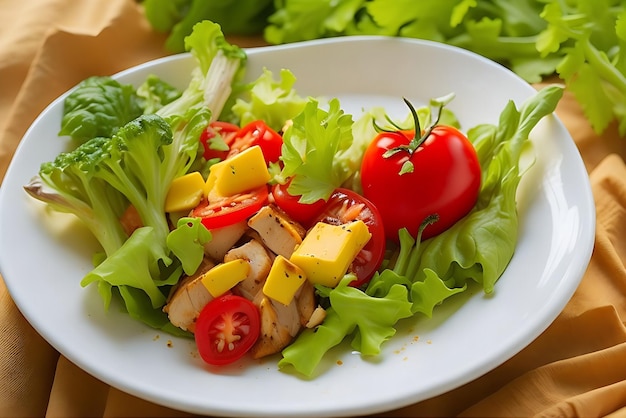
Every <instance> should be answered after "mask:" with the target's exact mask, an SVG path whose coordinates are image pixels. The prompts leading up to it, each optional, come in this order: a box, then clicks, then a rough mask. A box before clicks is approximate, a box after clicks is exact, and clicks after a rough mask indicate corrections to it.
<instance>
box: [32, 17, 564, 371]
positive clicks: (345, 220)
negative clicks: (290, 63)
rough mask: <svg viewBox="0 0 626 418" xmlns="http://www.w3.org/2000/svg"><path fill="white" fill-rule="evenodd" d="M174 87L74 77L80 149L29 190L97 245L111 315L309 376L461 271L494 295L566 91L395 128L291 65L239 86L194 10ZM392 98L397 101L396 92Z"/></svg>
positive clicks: (429, 304)
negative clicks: (542, 132) (348, 105)
mask: <svg viewBox="0 0 626 418" xmlns="http://www.w3.org/2000/svg"><path fill="white" fill-rule="evenodd" d="M185 43H186V47H187V49H188V50H189V52H190V53H191V54H192V55H193V57H194V58H195V60H196V64H197V66H196V67H195V68H194V70H193V71H192V73H191V77H190V81H189V84H188V86H187V87H186V88H184V89H183V90H179V89H176V88H174V87H173V86H171V85H169V84H168V83H167V81H166V80H161V79H159V78H157V77H155V76H150V77H148V78H147V79H146V80H145V82H144V83H143V84H142V85H140V86H138V87H135V86H130V85H122V84H120V83H119V82H117V81H116V80H114V79H112V78H110V77H91V78H89V79H87V80H85V81H83V82H82V83H81V84H80V85H79V86H77V88H76V89H75V90H73V91H72V92H71V93H70V94H69V95H68V96H67V99H66V102H65V109H64V115H63V119H62V123H61V128H60V132H59V133H60V135H61V136H66V137H70V138H71V143H72V145H73V146H72V149H71V150H69V151H67V152H64V153H62V154H60V155H59V156H57V157H56V158H55V159H54V160H53V161H50V162H45V163H43V164H42V165H41V168H40V170H39V173H37V175H36V176H35V177H34V178H33V180H32V181H31V182H30V183H29V184H28V185H26V186H25V190H26V191H27V192H28V193H29V194H30V195H31V196H33V197H34V198H36V199H38V200H41V201H44V202H46V203H47V204H49V206H50V207H52V208H54V209H57V210H60V211H63V212H68V213H71V214H74V215H76V216H77V217H78V218H79V219H80V220H82V221H83V222H84V223H85V225H86V226H87V227H88V228H89V230H90V231H91V232H92V233H93V234H94V236H95V237H96V238H97V240H98V241H99V243H100V244H101V247H102V252H100V253H98V254H95V255H94V258H93V262H94V269H93V270H92V271H91V272H89V273H88V274H87V275H86V276H85V277H84V278H83V280H82V282H81V284H82V285H83V286H96V287H97V289H98V292H99V293H100V295H101V296H102V299H103V302H104V306H105V308H108V307H109V305H110V303H111V301H112V299H113V298H119V299H120V300H121V301H122V302H123V305H124V307H125V309H126V311H127V312H128V314H129V315H130V316H131V317H133V318H135V319H137V320H139V321H142V322H143V323H145V324H147V325H149V326H151V327H154V328H157V329H161V330H163V331H165V332H169V333H172V334H174V335H179V336H187V337H190V338H195V341H196V344H197V346H198V351H199V353H200V355H201V357H202V358H203V359H204V360H205V361H206V362H207V363H210V364H214V365H221V364H229V363H232V362H234V361H236V360H238V359H239V358H241V357H242V356H245V355H250V356H252V357H255V358H261V357H265V356H269V355H273V354H277V353H280V355H281V356H282V358H281V359H280V360H279V362H278V366H279V367H280V369H281V370H284V371H287V370H294V369H295V370H296V371H297V372H299V373H302V374H304V375H308V376H312V375H313V374H314V373H315V370H316V366H317V365H318V364H319V362H320V360H321V359H322V357H323V356H324V355H325V353H326V352H327V351H328V350H329V349H331V348H332V347H334V346H336V345H337V344H339V343H341V342H342V341H344V340H346V339H349V340H350V341H351V344H352V347H353V348H354V349H355V350H357V351H359V352H360V353H361V354H362V355H364V356H371V355H377V354H379V352H380V347H381V345H382V344H383V343H384V342H385V341H386V340H387V339H389V338H391V337H392V336H393V335H394V333H395V326H396V324H397V323H398V322H399V321H400V320H402V319H404V318H408V317H412V316H413V315H417V314H420V315H425V316H426V317H428V316H431V315H432V312H433V309H434V308H435V306H437V305H439V304H441V303H443V302H444V301H445V300H446V299H447V298H449V297H451V296H453V295H455V294H458V293H460V292H463V291H465V290H466V289H467V286H468V284H469V282H470V281H474V282H477V283H479V284H480V285H481V286H482V288H483V289H484V291H485V292H487V293H491V292H492V291H493V289H494V286H495V283H496V281H497V280H498V278H499V277H500V275H501V274H502V272H503V271H504V269H505V268H506V266H507V264H508V262H509V260H510V259H511V257H512V255H513V253H514V251H515V245H516V240H517V225H518V223H517V222H518V221H517V213H516V202H515V192H516V189H517V185H518V183H519V181H520V178H521V176H522V174H523V172H524V169H525V168H526V167H525V166H523V165H522V163H521V157H522V155H523V154H524V153H526V151H527V150H528V149H529V147H530V145H531V143H530V141H529V140H528V136H529V133H530V131H531V130H532V129H533V127H534V126H535V125H536V124H537V123H538V122H539V121H540V120H541V119H542V118H543V117H544V116H546V115H548V114H550V113H552V112H553V110H554V108H555V106H556V104H557V102H558V100H559V99H560V97H561V94H562V88H561V87H558V86H550V87H547V88H545V89H543V90H541V91H539V92H538V93H537V94H536V95H535V96H533V97H531V98H530V99H528V100H527V101H526V102H525V103H523V104H522V105H521V106H520V108H519V109H518V108H517V107H516V106H515V104H514V103H512V102H510V103H509V104H507V106H506V107H505V108H504V109H503V111H502V113H501V116H500V120H499V123H498V125H489V124H484V125H478V126H475V127H472V128H470V129H469V130H467V131H466V133H463V132H462V131H461V130H460V126H459V123H458V121H457V120H456V118H455V115H454V114H453V113H452V112H450V111H449V110H448V109H447V108H446V105H447V104H448V102H449V101H450V100H453V95H450V96H447V97H443V98H436V99H433V100H432V101H431V103H430V104H429V105H428V106H422V107H418V108H415V107H414V106H413V105H412V104H411V103H410V101H408V100H405V103H406V105H407V117H406V119H405V120H401V121H395V120H392V119H391V118H390V117H389V116H388V115H386V114H385V111H384V109H369V110H367V111H365V112H364V113H363V115H361V116H359V117H358V118H355V117H354V116H353V115H350V114H347V113H345V112H344V111H343V110H342V108H341V103H340V102H339V100H338V99H334V98H331V99H325V98H313V97H303V96H301V95H299V94H298V93H297V92H296V91H295V90H294V88H293V86H294V84H295V80H296V78H295V76H294V75H293V74H292V73H291V72H290V71H289V70H287V69H284V70H282V71H281V72H280V74H278V78H275V77H276V75H275V74H272V73H271V72H269V71H267V70H266V71H263V73H262V74H260V75H258V78H257V79H255V80H254V81H252V82H250V83H245V82H244V81H243V80H244V78H243V76H244V73H245V71H246V65H245V64H246V54H245V51H243V50H242V49H240V48H238V47H237V46H234V45H231V44H229V43H228V42H226V40H225V38H224V36H223V34H222V32H221V29H220V27H219V25H217V24H215V23H213V22H210V21H203V22H201V23H198V24H196V25H195V26H194V30H193V32H192V33H191V34H190V35H189V36H188V37H187V38H186V39H185ZM398 100H402V98H398Z"/></svg>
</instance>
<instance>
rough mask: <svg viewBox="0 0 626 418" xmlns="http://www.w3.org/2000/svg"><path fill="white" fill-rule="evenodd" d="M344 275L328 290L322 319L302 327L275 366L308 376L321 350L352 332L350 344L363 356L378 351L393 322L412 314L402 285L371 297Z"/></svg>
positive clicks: (391, 330) (377, 352)
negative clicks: (304, 327)
mask: <svg viewBox="0 0 626 418" xmlns="http://www.w3.org/2000/svg"><path fill="white" fill-rule="evenodd" d="M352 279H353V277H351V276H347V277H345V278H344V279H342V280H341V282H340V283H339V284H338V285H337V287H336V288H334V289H333V290H332V291H330V293H329V298H330V303H331V308H329V309H328V310H327V311H326V319H325V320H324V323H323V324H322V325H320V326H318V327H317V328H316V329H315V330H311V329H309V330H306V331H304V332H303V333H302V334H301V335H300V336H299V337H298V339H297V340H296V341H295V342H294V343H293V344H291V345H289V346H288V347H287V348H285V349H284V350H283V353H282V354H283V358H282V359H281V360H280V361H279V362H278V367H280V368H286V367H287V366H289V365H291V366H293V367H294V368H295V369H296V370H297V371H298V372H300V373H302V374H304V375H306V376H311V375H312V374H313V372H314V371H315V369H316V367H317V365H318V364H319V362H320V361H321V360H322V358H323V356H324V354H325V353H326V352H327V351H328V350H330V349H331V348H332V347H334V346H336V345H338V344H340V343H341V342H342V341H343V340H344V339H345V338H346V336H348V335H353V339H352V343H351V345H352V348H354V349H355V350H357V351H359V352H360V353H361V354H362V355H365V356H374V355H377V354H379V353H380V348H381V345H382V344H383V343H384V342H385V341H387V340H388V339H389V338H391V337H392V336H393V335H395V333H396V330H395V328H394V325H395V324H396V323H397V322H398V321H399V320H400V319H402V318H408V317H410V316H411V315H412V312H411V303H410V302H409V301H408V297H407V290H406V288H405V287H404V286H391V287H390V288H389V292H388V293H387V294H386V295H385V297H380V298H374V297H370V296H368V295H367V294H365V293H364V292H362V291H361V290H359V289H356V288H354V287H351V286H349V283H350V281H351V280H352Z"/></svg>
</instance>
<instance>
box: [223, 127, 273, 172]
mask: <svg viewBox="0 0 626 418" xmlns="http://www.w3.org/2000/svg"><path fill="white" fill-rule="evenodd" d="M254 145H258V146H260V147H261V150H263V156H264V157H265V162H266V163H267V164H269V163H275V162H277V161H278V159H279V158H280V155H281V153H282V146H283V137H282V136H280V134H278V132H276V131H274V130H273V129H272V128H270V127H269V126H267V125H266V124H265V122H263V121H262V120H257V121H253V122H250V123H248V124H247V125H245V126H244V127H242V128H241V129H240V130H239V131H238V132H237V134H236V135H235V139H234V141H233V143H232V144H231V146H230V152H229V154H228V155H229V156H232V155H234V154H237V153H239V152H241V151H244V150H246V149H248V148H250V147H252V146H254Z"/></svg>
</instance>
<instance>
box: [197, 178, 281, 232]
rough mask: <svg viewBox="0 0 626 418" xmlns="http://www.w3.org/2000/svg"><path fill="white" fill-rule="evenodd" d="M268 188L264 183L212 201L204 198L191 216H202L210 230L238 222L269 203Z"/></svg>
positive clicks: (203, 222)
mask: <svg viewBox="0 0 626 418" xmlns="http://www.w3.org/2000/svg"><path fill="white" fill-rule="evenodd" d="M267 189H268V187H267V186H266V185H263V186H261V187H259V188H258V189H254V190H252V191H249V192H246V193H239V194H236V195H234V196H229V197H227V198H224V199H221V200H219V201H216V202H212V203H209V202H208V201H207V200H206V199H204V200H203V201H202V202H200V204H199V205H198V206H196V207H195V208H194V209H193V210H192V211H191V216H193V217H196V218H201V222H202V224H203V225H204V226H205V227H206V228H207V229H209V230H211V229H217V228H222V227H224V226H229V225H233V224H236V223H237V222H240V221H243V220H244V219H247V218H249V217H250V216H252V215H254V214H255V213H256V212H258V210H259V209H261V208H262V207H263V205H265V204H266V203H267V197H268V194H269V192H268V190H267Z"/></svg>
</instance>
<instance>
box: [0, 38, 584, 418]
mask: <svg viewBox="0 0 626 418" xmlns="http://www.w3.org/2000/svg"><path fill="white" fill-rule="evenodd" d="M248 54H249V70H248V74H249V76H250V77H251V78H256V77H257V76H258V75H259V74H260V73H261V70H262V68H263V67H267V68H269V69H271V70H272V71H274V74H276V75H277V74H278V71H279V70H280V69H281V68H289V69H290V70H292V71H293V73H294V74H295V75H296V77H297V80H298V81H297V83H296V88H297V90H298V91H299V92H300V93H301V94H303V95H313V96H317V95H325V96H329V97H338V98H339V99H340V100H341V103H342V104H343V107H344V108H345V109H346V110H347V111H348V112H355V113H357V112H359V111H360V110H361V109H362V108H368V107H371V106H385V107H387V108H388V109H390V110H391V112H392V113H393V112H402V113H400V114H401V115H405V114H406V110H405V107H404V106H405V105H404V104H403V102H402V100H401V98H402V97H403V96H406V97H407V98H409V99H410V100H412V101H413V103H414V104H416V105H418V104H421V103H425V102H426V101H427V100H428V99H430V98H433V97H439V96H443V95H445V94H447V93H449V92H455V93H456V99H455V100H454V101H453V102H452V104H451V105H450V108H451V109H452V110H453V111H454V112H456V114H457V115H458V116H459V118H460V121H461V123H462V125H463V127H464V128H469V127H471V126H474V125H476V124H478V123H485V122H487V123H496V122H497V120H498V116H499V113H500V111H501V109H502V108H503V107H504V105H505V104H506V102H507V101H508V100H509V99H513V100H514V101H515V102H516V103H518V104H519V103H521V102H522V101H523V100H524V99H525V98H527V97H529V96H531V95H532V94H534V92H535V91H534V89H533V88H532V87H531V86H529V85H528V84H527V83H525V82H524V81H522V80H521V79H520V78H518V77H517V76H515V75H514V74H513V73H511V72H509V71H508V70H506V69H504V68H503V67H501V66H499V65H497V64H495V63H493V62H491V61H488V60H486V59H484V58H481V57H479V56H477V55H474V54H471V53H468V52H465V51H462V50H459V49H455V48H452V47H449V46H445V45H440V44H436V43H429V42H423V41H419V40H408V39H399V38H378V37H351V38H338V39H332V40H321V41H312V42H305V43H299V44H290V45H283V46H276V47H264V48H255V49H249V50H248ZM190 65H191V60H190V58H189V56H188V55H180V56H173V57H168V58H164V59H159V60H156V61H152V62H148V63H146V64H143V65H140V66H138V67H135V68H132V69H130V70H127V71H124V72H122V73H120V74H118V75H117V77H118V78H119V80H120V81H122V82H133V83H137V82H140V81H143V79H144V77H145V76H146V75H147V74H148V73H150V72H153V73H156V74H158V75H160V76H162V77H163V78H164V79H166V80H169V81H170V82H172V83H174V84H176V85H178V86H179V87H184V86H185V84H186V80H187V76H188V68H190ZM62 100H63V97H61V98H59V99H58V100H57V101H55V102H54V103H52V104H51V105H50V106H49V107H48V108H47V109H46V110H45V111H44V112H43V113H42V114H41V116H40V117H39V118H38V119H37V120H36V121H35V123H34V124H33V125H32V127H31V128H30V129H29V130H28V132H27V133H26V135H25V137H24V139H23V141H22V142H21V144H20V146H19V148H18V150H17V152H16V154H15V157H14V159H13V162H12V164H11V166H10V169H9V171H8V173H7V175H6V178H5V180H4V184H3V185H2V188H1V189H0V231H2V233H1V235H0V266H1V268H2V270H1V271H2V275H3V277H4V280H5V281H6V284H7V286H8V288H9V291H10V293H11V295H12V297H13V298H14V300H15V302H16V303H17V305H18V306H19V308H20V310H21V311H22V312H23V314H24V315H25V316H26V318H27V319H28V321H29V322H30V323H31V324H32V325H33V326H34V327H35V329H36V330H37V331H38V332H40V333H41V334H42V335H43V336H44V338H46V340H48V341H49V342H50V343H51V344H52V345H53V346H54V347H55V348H56V349H58V350H59V351H60V352H61V353H62V354H64V355H65V356H66V357H67V358H69V359H70V360H71V361H72V362H74V363H75V364H77V365H78V366H80V367H81V368H83V369H84V370H86V371H87V372H89V373H91V374H92V375H94V376H96V377H98V378H99V379H101V380H103V381H104V382H106V383H108V384H110V385H112V386H114V387H117V388H119V389H121V390H123V391H126V392H129V393H131V394H133V395H136V396H138V397H141V398H144V399H147V400H150V401H153V402H156V403H158V404H162V405H167V406H169V407H171V408H176V409H180V410H185V411H188V412H192V413H199V414H214V415H222V416H224V415H227V416H238V415H246V416H261V415H263V416H274V417H278V416H289V417H293V416H316V417H321V416H346V415H358V414H371V413H376V412H380V411H385V410H390V409H393V408H398V407H402V406H405V405H408V404H411V403H414V402H418V401H421V400H424V399H427V398H429V397H433V396H436V395H439V394H441V393H443V392H446V391H449V390H451V389H454V388H456V387H458V386H460V385H462V384H464V383H467V382H469V381H471V380H473V379H475V378H477V377H479V376H481V375H482V374H484V373H486V372H488V371H489V370H491V369H493V368H495V367H496V366H498V365H499V364H501V363H502V362H504V361H505V360H507V359H509V358H510V357H512V356H513V355H514V354H516V353H517V352H519V351H520V350H521V349H522V348H524V347H525V346H526V345H528V344H529V343H530V342H531V341H532V340H533V339H534V338H536V337H537V336H538V335H539V334H540V333H541V332H542V331H543V330H544V329H545V328H547V327H548V325H549V324H550V323H551V322H552V321H553V320H554V319H555V317H556V316H557V315H558V314H559V312H560V311H561V310H562V308H563V307H564V306H565V304H566V303H567V301H568V300H569V298H570V297H571V295H572V293H573V292H574V290H575V289H576V287H577V286H578V283H579V281H580V279H581V277H582V275H583V273H584V271H585V268H586V266H587V264H588V262H589V258H590V256H591V251H592V247H593V240H594V232H595V230H594V227H595V208H594V204H593V198H592V194H591V189H590V186H589V179H588V176H587V174H586V171H585V168H584V166H583V164H582V161H581V158H580V155H579V153H578V151H577V149H576V147H575V145H574V143H573V141H572V139H571V137H570V135H569V134H568V132H567V131H566V129H565V128H564V127H563V125H562V124H561V122H560V121H559V120H558V119H557V118H556V117H554V116H551V117H548V118H546V119H544V120H543V121H542V122H541V123H540V125H539V126H538V127H537V128H536V129H535V130H534V131H533V135H532V136H533V141H535V142H536V144H537V149H538V150H540V152H539V153H538V161H537V163H536V164H535V165H534V166H533V168H532V169H531V171H529V172H528V173H527V175H526V176H525V177H524V180H523V181H522V184H521V185H520V190H519V193H518V196H519V211H520V216H521V223H520V229H521V230H520V236H519V245H518V247H517V251H516V254H515V256H514V257H513V260H512V261H511V263H510V265H509V267H508V268H507V270H506V271H505V273H504V275H503V276H502V277H501V279H500V281H499V282H498V283H497V285H496V290H495V293H494V294H493V295H492V296H491V297H485V296H483V294H482V292H481V291H480V290H479V289H474V290H473V291H472V292H468V293H467V294H464V295H460V296H458V297H456V298H453V299H451V300H450V301H449V302H447V303H445V304H444V306H442V307H441V308H439V309H437V310H436V312H435V315H434V317H433V318H432V319H430V320H427V319H425V318H424V317H415V318H413V319H412V320H410V321H406V322H404V323H403V324H402V326H401V328H400V330H399V332H398V334H396V336H395V337H393V338H392V339H391V340H390V341H389V342H388V343H386V344H385V345H384V350H383V353H382V355H381V356H380V358H377V359H375V360H364V359H362V358H360V357H359V356H358V355H356V354H353V353H351V352H350V350H349V348H348V347H345V346H342V347H339V348H337V349H335V350H333V351H332V352H331V353H330V354H329V355H328V357H327V360H326V362H325V363H324V364H322V365H321V367H320V369H321V371H323V372H324V373H323V374H321V375H320V376H318V377H317V378H315V379H313V380H306V379H302V378H299V377H296V376H294V375H290V374H285V373H283V372H280V371H278V370H277V367H276V358H271V359H267V360H265V361H263V362H261V363H246V364H239V365H237V366H233V367H228V368H224V369H215V370H209V369H208V368H207V367H205V366H203V364H202V361H201V359H200V358H199V357H198V356H197V354H194V351H195V348H194V343H193V341H187V340H184V339H175V338H172V337H169V336H167V335H165V334H162V333H159V332H157V331H154V330H152V329H148V328H146V327H144V326H143V325H142V324H139V323H137V322H135V321H133V320H131V319H130V318H129V317H127V316H125V315H124V314H121V313H119V311H118V310H117V309H116V308H115V307H113V308H112V309H111V310H110V311H109V312H108V313H105V312H104V311H103V308H102V303H101V300H100V298H99V296H98V295H97V292H96V290H95V288H93V287H89V288H87V289H83V288H81V287H80V285H79V282H80V280H81V278H82V277H83V275H84V274H86V273H87V272H88V271H89V270H90V266H91V264H90V255H91V252H92V251H93V250H94V249H95V244H94V241H93V239H92V238H91V237H90V236H89V235H88V234H87V233H86V232H84V231H83V230H81V229H80V228H77V227H76V225H72V224H73V222H71V221H68V218H69V217H67V216H66V215H58V214H57V215H51V214H49V213H47V212H46V211H44V210H43V207H42V205H41V204H39V203H38V202H35V201H34V200H33V199H32V198H30V197H29V196H27V194H26V193H25V192H24V191H23V189H22V186H23V185H25V184H26V183H27V182H28V181H29V179H30V178H31V177H32V176H33V175H34V174H36V173H37V171H38V169H39V164H40V163H41V162H43V161H49V160H51V159H53V158H54V157H55V156H56V155H57V154H58V153H59V152H60V151H62V150H63V148H64V146H65V142H64V141H63V140H61V139H58V138H56V133H57V132H58V130H59V124H60V118H61V110H62ZM67 228H72V231H71V233H66V232H67V231H66V230H67Z"/></svg>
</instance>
